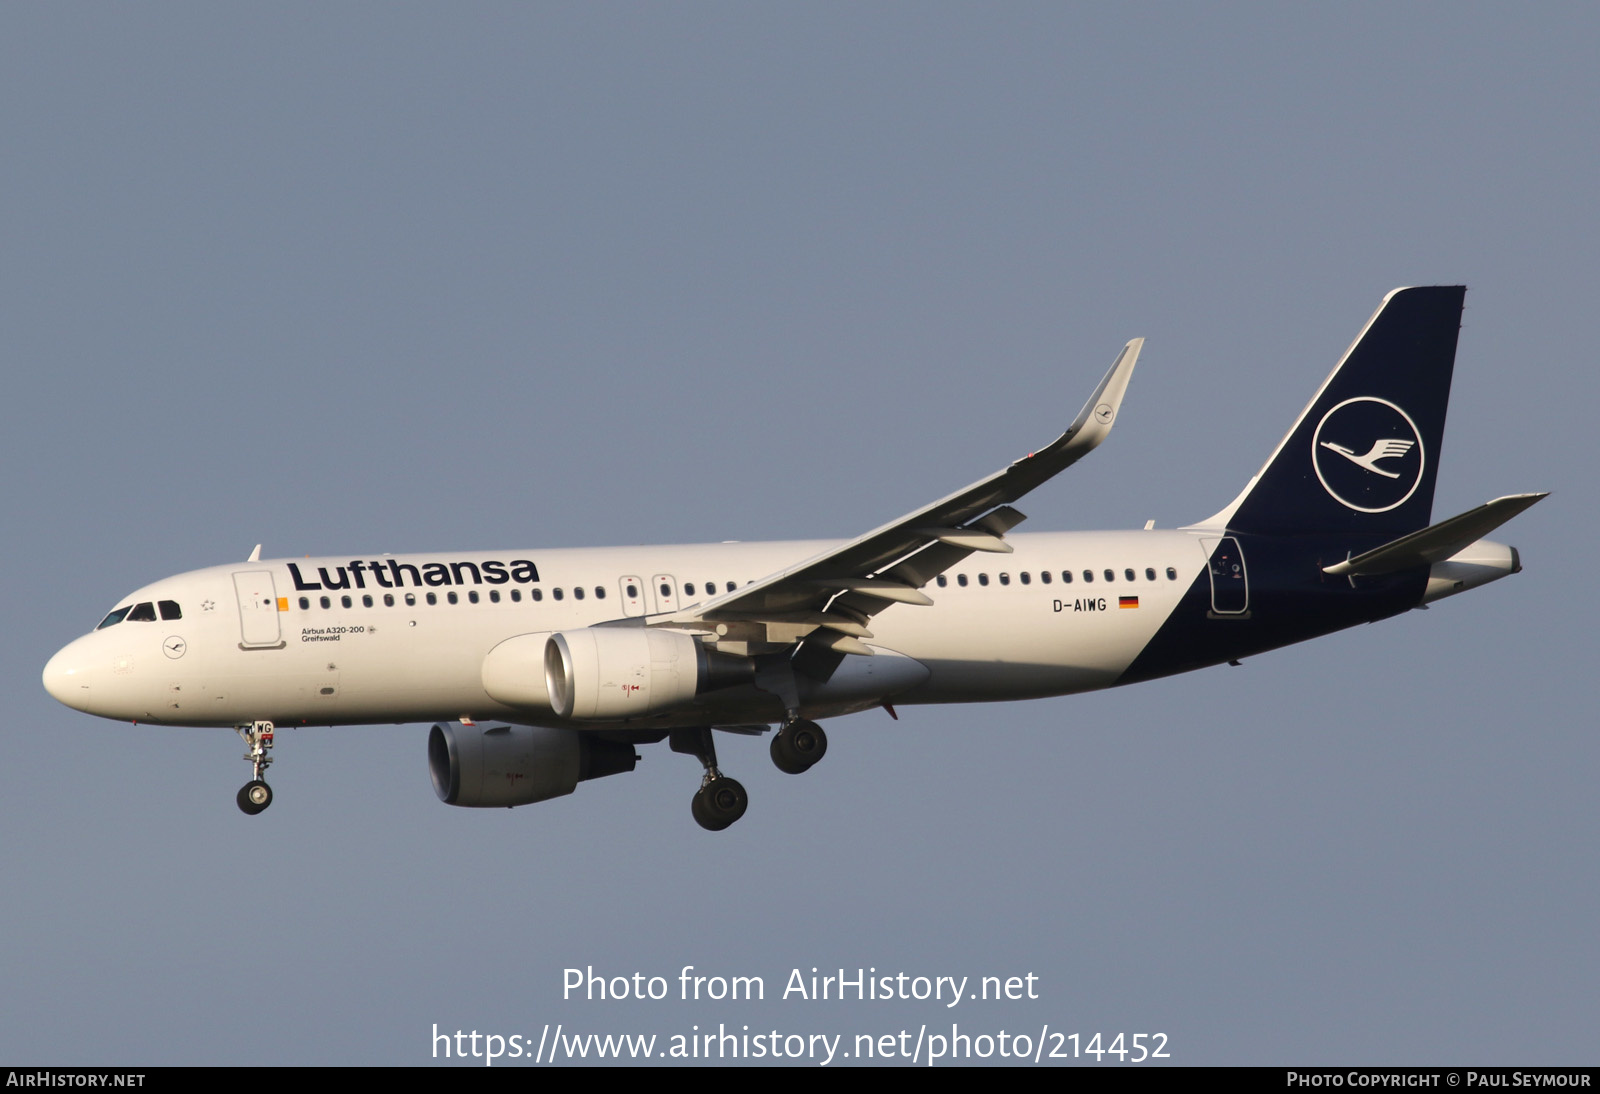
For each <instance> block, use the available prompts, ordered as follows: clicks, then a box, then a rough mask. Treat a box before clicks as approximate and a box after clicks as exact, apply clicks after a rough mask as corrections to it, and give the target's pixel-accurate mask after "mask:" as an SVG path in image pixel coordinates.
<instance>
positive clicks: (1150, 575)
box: [1144, 566, 1156, 581]
mask: <svg viewBox="0 0 1600 1094" xmlns="http://www.w3.org/2000/svg"><path fill="white" fill-rule="evenodd" d="M1144 579H1145V580H1146V581H1154V580H1155V579H1156V568H1155V567H1154V566H1146V567H1145V568H1144Z"/></svg>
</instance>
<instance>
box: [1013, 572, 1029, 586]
mask: <svg viewBox="0 0 1600 1094" xmlns="http://www.w3.org/2000/svg"><path fill="white" fill-rule="evenodd" d="M1017 576H1018V577H1020V578H1021V579H1022V583H1023V584H1024V585H1029V584H1032V583H1033V578H1031V577H1029V576H1028V571H1027V570H1023V571H1022V572H1021V573H1020V574H1018V575H1017Z"/></svg>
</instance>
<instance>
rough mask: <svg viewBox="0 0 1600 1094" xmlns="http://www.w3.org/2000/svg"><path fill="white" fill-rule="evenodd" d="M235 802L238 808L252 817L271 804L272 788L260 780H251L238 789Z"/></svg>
mask: <svg viewBox="0 0 1600 1094" xmlns="http://www.w3.org/2000/svg"><path fill="white" fill-rule="evenodd" d="M236 800H237V801H238V803H239V808H240V809H241V810H243V811H244V812H245V813H246V814H247V815H248V816H252V817H253V816H255V815H256V814H257V813H259V812H261V811H262V810H263V809H265V808H266V807H267V806H269V805H271V804H272V787H270V786H268V785H267V784H266V783H264V782H262V781H261V780H260V779H251V780H250V781H249V782H247V783H245V784H244V785H243V786H241V787H240V788H239V794H238V797H237V799H236Z"/></svg>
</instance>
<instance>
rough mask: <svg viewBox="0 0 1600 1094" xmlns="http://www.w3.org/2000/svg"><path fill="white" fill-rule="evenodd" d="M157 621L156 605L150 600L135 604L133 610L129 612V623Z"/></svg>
mask: <svg viewBox="0 0 1600 1094" xmlns="http://www.w3.org/2000/svg"><path fill="white" fill-rule="evenodd" d="M155 621H156V606H155V605H154V604H152V603H150V602H149V601H148V600H147V601H145V602H144V603H143V604H135V605H134V606H133V611H131V612H129V613H128V622H129V623H154V622H155Z"/></svg>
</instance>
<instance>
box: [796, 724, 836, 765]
mask: <svg viewBox="0 0 1600 1094" xmlns="http://www.w3.org/2000/svg"><path fill="white" fill-rule="evenodd" d="M785 728H786V730H787V732H789V733H792V734H794V754H795V756H796V757H798V758H799V759H800V761H801V762H802V763H804V764H805V765H806V766H807V767H810V766H811V765H812V764H814V763H816V762H817V761H818V760H820V759H822V757H824V756H826V755H827V754H828V735H827V734H826V733H824V732H822V727H821V726H819V725H817V723H815V722H807V721H803V720H802V721H799V722H794V723H791V724H790V725H789V726H787V727H785Z"/></svg>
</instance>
